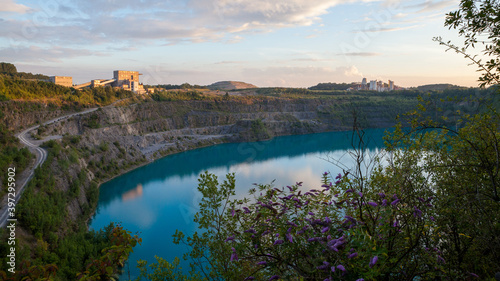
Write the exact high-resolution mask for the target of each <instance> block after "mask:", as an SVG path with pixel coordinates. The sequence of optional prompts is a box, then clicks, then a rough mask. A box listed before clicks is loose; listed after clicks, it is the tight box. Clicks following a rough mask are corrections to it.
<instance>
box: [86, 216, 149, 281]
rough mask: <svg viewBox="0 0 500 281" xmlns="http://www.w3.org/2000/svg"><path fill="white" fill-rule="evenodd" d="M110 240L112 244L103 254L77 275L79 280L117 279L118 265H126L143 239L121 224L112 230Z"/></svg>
mask: <svg viewBox="0 0 500 281" xmlns="http://www.w3.org/2000/svg"><path fill="white" fill-rule="evenodd" d="M110 241H111V244H112V246H110V247H107V248H105V249H103V250H102V256H100V257H99V258H98V259H94V260H93V261H92V262H91V263H90V264H88V265H87V267H86V270H85V271H84V272H81V273H79V274H78V275H77V280H117V279H118V278H117V276H116V274H115V270H116V267H117V266H118V267H120V268H122V267H123V266H124V263H125V261H126V260H127V258H128V256H129V254H130V253H131V252H132V249H133V248H134V247H135V246H136V245H137V243H139V244H140V243H141V242H142V239H141V238H139V237H138V236H137V235H134V236H132V235H131V234H130V231H128V230H125V229H124V228H123V227H122V226H121V225H116V226H114V228H113V230H112V232H111V235H110Z"/></svg>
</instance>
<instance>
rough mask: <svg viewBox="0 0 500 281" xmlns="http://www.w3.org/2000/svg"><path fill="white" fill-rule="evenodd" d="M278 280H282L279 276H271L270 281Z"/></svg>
mask: <svg viewBox="0 0 500 281" xmlns="http://www.w3.org/2000/svg"><path fill="white" fill-rule="evenodd" d="M276 279H280V277H279V276H278V275H273V276H271V278H269V281H271V280H276Z"/></svg>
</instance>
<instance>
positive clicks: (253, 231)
mask: <svg viewBox="0 0 500 281" xmlns="http://www.w3.org/2000/svg"><path fill="white" fill-rule="evenodd" d="M244 232H246V233H253V234H255V233H257V232H256V231H255V229H252V228H250V229H247V230H245V231H244Z"/></svg>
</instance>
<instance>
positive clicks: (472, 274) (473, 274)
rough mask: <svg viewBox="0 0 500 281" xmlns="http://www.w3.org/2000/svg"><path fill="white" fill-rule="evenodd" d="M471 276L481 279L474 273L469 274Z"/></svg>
mask: <svg viewBox="0 0 500 281" xmlns="http://www.w3.org/2000/svg"><path fill="white" fill-rule="evenodd" d="M469 275H470V276H472V277H476V278H479V276H478V275H477V274H475V273H472V272H469Z"/></svg>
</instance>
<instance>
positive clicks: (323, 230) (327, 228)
mask: <svg viewBox="0 0 500 281" xmlns="http://www.w3.org/2000/svg"><path fill="white" fill-rule="evenodd" d="M328 230H330V228H329V227H328V226H327V227H324V228H323V229H322V230H321V233H325V232H327V231H328Z"/></svg>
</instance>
